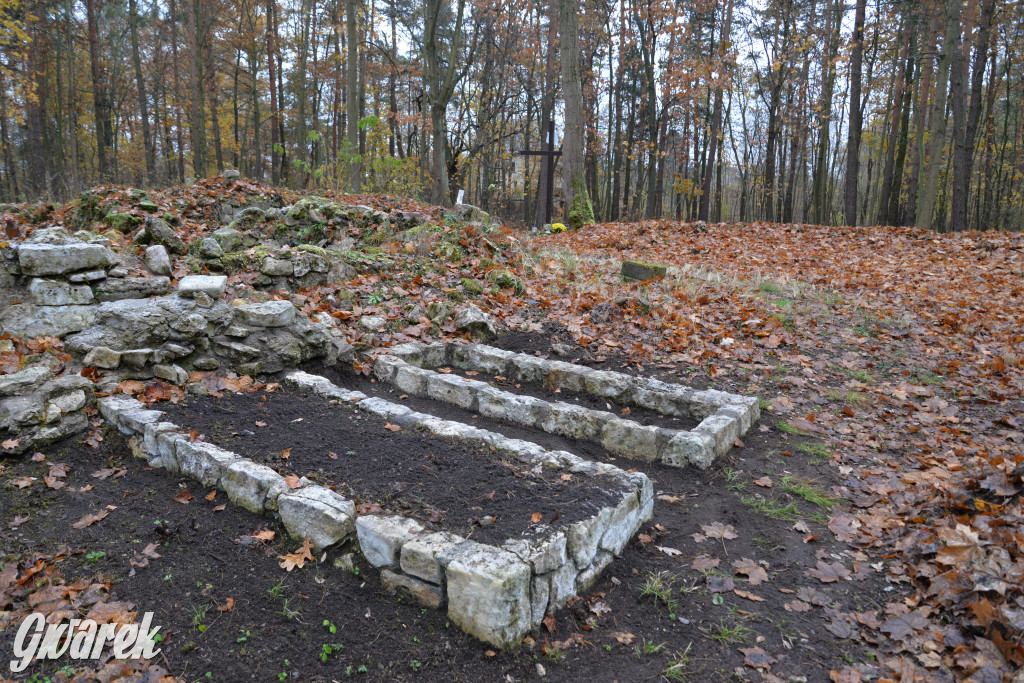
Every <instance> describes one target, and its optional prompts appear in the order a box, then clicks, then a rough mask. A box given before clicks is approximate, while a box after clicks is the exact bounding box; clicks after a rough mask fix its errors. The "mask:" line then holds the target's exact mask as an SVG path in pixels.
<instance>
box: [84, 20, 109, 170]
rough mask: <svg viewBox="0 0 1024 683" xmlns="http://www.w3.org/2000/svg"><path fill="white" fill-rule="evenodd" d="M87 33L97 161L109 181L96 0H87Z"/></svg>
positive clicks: (105, 104)
mask: <svg viewBox="0 0 1024 683" xmlns="http://www.w3.org/2000/svg"><path fill="white" fill-rule="evenodd" d="M85 18H86V27H87V28H86V32H87V34H88V40H89V68H90V72H91V74H92V105H93V114H94V119H95V126H96V159H97V167H98V168H97V170H98V171H99V177H100V180H101V181H103V180H107V179H108V176H109V173H110V168H109V164H108V162H107V146H108V142H107V123H106V121H107V118H106V110H107V97H106V93H107V86H106V83H105V82H104V81H103V76H102V74H101V72H100V41H99V28H98V27H97V25H96V0H85Z"/></svg>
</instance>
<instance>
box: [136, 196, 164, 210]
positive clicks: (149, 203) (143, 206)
mask: <svg viewBox="0 0 1024 683" xmlns="http://www.w3.org/2000/svg"><path fill="white" fill-rule="evenodd" d="M138 207H139V210H140V211H145V212H146V213H156V212H157V211H159V210H160V207H159V206H157V204H156V202H154V201H153V200H152V199H143V200H142V201H141V202H139V203H138Z"/></svg>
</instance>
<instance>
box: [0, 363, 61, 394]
mask: <svg viewBox="0 0 1024 683" xmlns="http://www.w3.org/2000/svg"><path fill="white" fill-rule="evenodd" d="M51 379H53V371H52V370H50V368H48V367H45V366H42V365H33V366H32V367H29V368H25V369H24V370H19V371H18V372H13V373H11V374H9V375H0V396H15V395H17V394H26V393H28V392H30V391H32V390H33V389H35V388H37V387H40V386H42V385H43V383H44V382H47V381H49V380H51Z"/></svg>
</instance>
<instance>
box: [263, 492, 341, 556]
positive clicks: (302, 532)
mask: <svg viewBox="0 0 1024 683" xmlns="http://www.w3.org/2000/svg"><path fill="white" fill-rule="evenodd" d="M277 509H278V512H279V513H280V514H281V522H282V523H283V524H284V528H285V529H287V530H288V533H289V534H291V535H292V536H294V537H295V538H305V537H306V536H308V537H309V540H310V542H311V543H312V544H313V547H314V548H316V549H318V550H322V549H324V548H328V547H330V546H332V545H335V544H336V543H339V542H340V541H342V540H344V539H346V538H348V537H349V536H351V535H352V534H353V533H354V532H355V516H356V507H355V503H353V502H352V501H350V500H347V499H345V498H344V497H342V496H341V495H339V494H338V493H335V492H334V491H331V490H330V489H328V488H324V487H323V486H305V487H303V488H300V489H297V490H295V491H288V492H286V493H283V494H281V495H280V496H279V497H278V499H277Z"/></svg>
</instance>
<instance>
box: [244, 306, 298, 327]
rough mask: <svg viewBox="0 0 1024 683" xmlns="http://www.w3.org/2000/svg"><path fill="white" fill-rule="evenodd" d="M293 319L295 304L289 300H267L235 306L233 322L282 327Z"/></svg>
mask: <svg viewBox="0 0 1024 683" xmlns="http://www.w3.org/2000/svg"><path fill="white" fill-rule="evenodd" d="M293 320H295V306H293V305H292V303H291V302H290V301H268V302H266V303H262V304H246V305H244V306H237V307H235V322H237V323H239V324H242V325H252V326H253V327H284V326H285V325H290V324H291V322H292V321H293Z"/></svg>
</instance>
